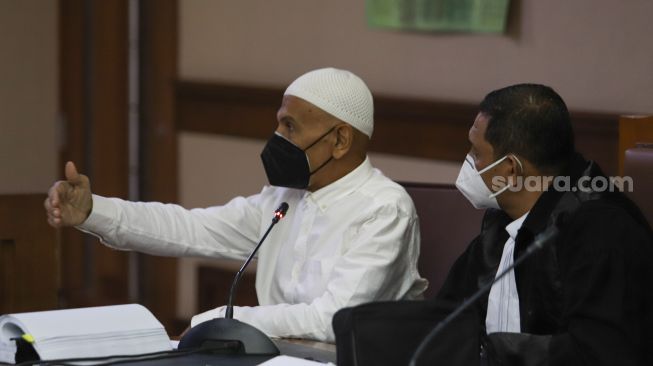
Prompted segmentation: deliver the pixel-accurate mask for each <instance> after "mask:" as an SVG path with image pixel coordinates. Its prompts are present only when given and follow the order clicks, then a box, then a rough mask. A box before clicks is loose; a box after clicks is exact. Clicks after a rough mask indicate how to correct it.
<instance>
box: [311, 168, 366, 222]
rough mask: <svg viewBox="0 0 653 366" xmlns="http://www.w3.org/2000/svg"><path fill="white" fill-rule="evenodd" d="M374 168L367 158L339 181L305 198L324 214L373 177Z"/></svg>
mask: <svg viewBox="0 0 653 366" xmlns="http://www.w3.org/2000/svg"><path fill="white" fill-rule="evenodd" d="M373 171H374V168H373V167H372V163H370V159H369V158H368V157H365V161H363V162H362V163H361V164H360V165H359V166H357V167H356V168H355V169H354V170H352V171H351V172H349V173H347V175H345V176H344V177H342V178H340V179H338V180H337V181H335V182H333V183H331V184H329V185H327V186H325V187H322V188H320V189H318V190H317V191H315V192H308V191H307V192H306V194H305V195H304V198H306V199H308V200H310V201H313V203H315V204H316V205H317V207H319V208H320V210H322V211H323V212H324V211H326V210H327V208H329V206H330V205H331V204H333V203H334V202H336V201H337V200H338V199H339V198H341V197H344V196H347V195H349V194H350V193H352V192H354V191H356V190H357V189H358V187H360V186H361V184H363V183H364V182H365V181H367V179H368V178H369V177H370V176H371V175H372V173H373Z"/></svg>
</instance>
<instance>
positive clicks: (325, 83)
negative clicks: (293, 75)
mask: <svg viewBox="0 0 653 366" xmlns="http://www.w3.org/2000/svg"><path fill="white" fill-rule="evenodd" d="M283 95H292V96H295V97H298V98H301V99H303V100H305V101H307V102H309V103H311V104H313V105H315V106H316V107H318V108H320V109H322V110H324V111H325V112H327V113H329V114H331V115H333V116H334V117H336V118H338V119H341V120H343V121H345V122H347V123H349V124H350V125H352V126H353V127H354V128H356V129H358V130H359V131H361V132H362V133H364V134H366V135H367V136H368V137H372V131H374V102H373V101H372V93H371V92H370V89H368V88H367V85H365V82H363V80H361V78H359V77H358V76H356V75H354V74H353V73H351V72H349V71H347V70H339V69H334V68H325V69H318V70H313V71H309V72H307V73H306V74H304V75H302V76H300V77H298V78H297V79H296V80H295V81H293V82H292V84H290V86H288V89H286V92H285V93H284V94H283Z"/></svg>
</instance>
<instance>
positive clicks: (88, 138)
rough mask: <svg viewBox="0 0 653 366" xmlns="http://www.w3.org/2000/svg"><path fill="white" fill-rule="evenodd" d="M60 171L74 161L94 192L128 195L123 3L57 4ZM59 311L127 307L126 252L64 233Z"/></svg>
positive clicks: (68, 0) (65, 0)
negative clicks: (61, 138)
mask: <svg viewBox="0 0 653 366" xmlns="http://www.w3.org/2000/svg"><path fill="white" fill-rule="evenodd" d="M59 42H60V45H59V49H60V52H59V57H60V66H59V67H60V78H59V80H60V92H59V95H60V113H61V116H62V119H63V121H64V144H63V147H62V150H61V155H60V166H61V170H60V172H61V173H60V174H61V175H60V177H61V178H63V165H64V163H65V162H66V161H68V160H72V161H74V162H75V163H76V165H77V167H78V169H79V170H80V172H81V173H83V174H86V175H88V176H89V178H90V179H91V185H92V189H93V192H95V193H98V194H102V195H108V196H115V197H122V198H126V197H127V189H128V188H127V173H128V169H127V165H128V160H127V58H126V55H127V46H128V44H127V1H126V0H116V1H93V0H60V1H59ZM61 237H62V253H61V257H62V268H63V274H62V297H61V303H60V304H59V305H60V306H61V307H80V306H93V305H107V304H116V303H125V302H127V301H128V297H127V254H126V253H124V252H119V251H115V250H112V249H109V248H106V247H104V246H103V245H100V244H99V242H98V240H96V239H94V238H92V237H90V236H88V235H83V234H81V233H79V232H77V231H76V230H74V229H71V228H67V229H64V230H62V236H61Z"/></svg>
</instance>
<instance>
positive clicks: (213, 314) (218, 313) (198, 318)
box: [190, 306, 226, 328]
mask: <svg viewBox="0 0 653 366" xmlns="http://www.w3.org/2000/svg"><path fill="white" fill-rule="evenodd" d="M225 310H226V306H221V307H219V308H215V309H213V310H209V311H205V312H203V313H201V314H197V315H195V316H194V317H193V318H192V319H191V320H190V326H191V328H192V327H194V326H196V325H197V324H200V323H204V322H206V321H209V320H213V319H215V318H224V313H225Z"/></svg>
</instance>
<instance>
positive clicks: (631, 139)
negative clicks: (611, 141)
mask: <svg viewBox="0 0 653 366" xmlns="http://www.w3.org/2000/svg"><path fill="white" fill-rule="evenodd" d="M637 143H653V116H621V118H620V119H619V172H620V173H619V174H623V171H624V156H625V153H626V150H628V149H630V148H632V147H635V145H636V144H637Z"/></svg>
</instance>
